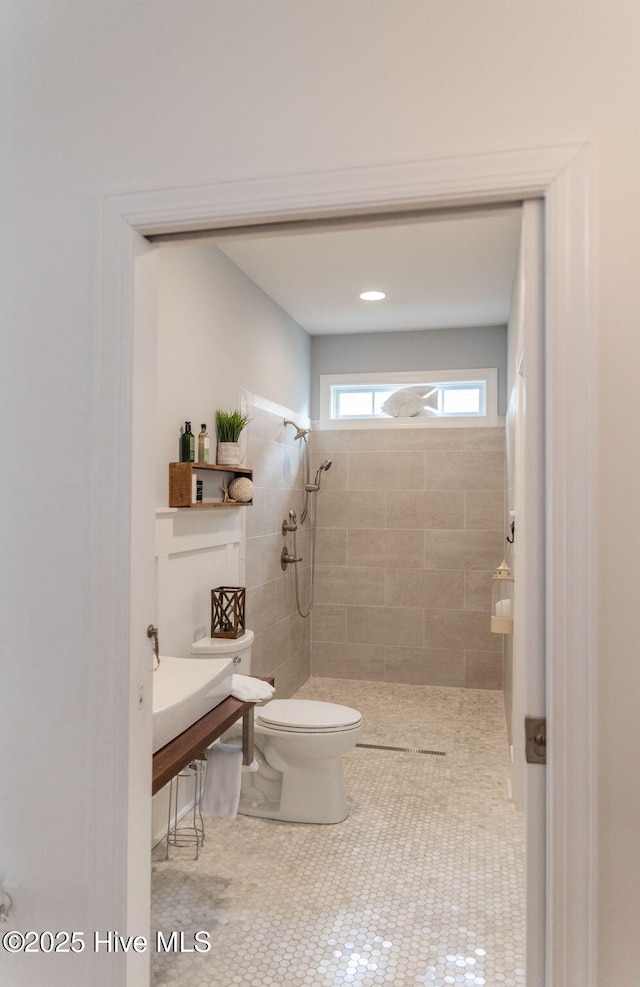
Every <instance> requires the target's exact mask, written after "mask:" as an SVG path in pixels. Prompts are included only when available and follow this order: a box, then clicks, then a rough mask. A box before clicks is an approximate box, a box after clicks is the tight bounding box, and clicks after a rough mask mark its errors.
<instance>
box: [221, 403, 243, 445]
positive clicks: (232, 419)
mask: <svg viewBox="0 0 640 987" xmlns="http://www.w3.org/2000/svg"><path fill="white" fill-rule="evenodd" d="M215 419H216V435H217V437H218V442H237V441H238V439H239V438H240V433H241V432H242V430H243V428H246V426H247V425H248V424H249V422H250V421H251V418H250V417H249V415H245V414H243V412H242V411H237V410H235V411H224V410H223V409H222V408H217V409H216V413H215Z"/></svg>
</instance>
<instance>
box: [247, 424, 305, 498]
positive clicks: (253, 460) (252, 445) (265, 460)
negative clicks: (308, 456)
mask: <svg viewBox="0 0 640 987" xmlns="http://www.w3.org/2000/svg"><path fill="white" fill-rule="evenodd" d="M247 463H250V464H251V469H252V470H253V482H254V484H255V486H256V487H283V486H289V485H295V482H294V480H293V477H295V476H296V474H297V471H298V463H297V462H296V464H295V468H292V464H291V459H290V453H289V450H288V449H287V447H285V446H284V445H283V444H282V443H281V442H267V441H266V440H265V439H260V438H258V437H257V436H255V435H249V436H247ZM285 467H286V471H287V473H289V474H290V483H287V482H285V479H284V476H285Z"/></svg>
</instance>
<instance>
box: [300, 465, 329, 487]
mask: <svg viewBox="0 0 640 987" xmlns="http://www.w3.org/2000/svg"><path fill="white" fill-rule="evenodd" d="M331 462H332V461H331V460H330V459H325V460H324V462H322V463H320V465H319V466H318V469H317V471H316V478H315V480H314V481H313V483H305V485H304V489H305V490H306V491H307V492H308V493H316V492H317V491H318V490H319V489H320V474H321V473H322V471H323V470H330V469H331Z"/></svg>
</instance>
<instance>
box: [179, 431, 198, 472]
mask: <svg viewBox="0 0 640 987" xmlns="http://www.w3.org/2000/svg"><path fill="white" fill-rule="evenodd" d="M195 446H196V440H195V436H194V434H193V432H192V431H191V422H185V423H184V432H183V433H182V438H181V439H180V462H181V463H193V462H194V461H195V458H196V455H195Z"/></svg>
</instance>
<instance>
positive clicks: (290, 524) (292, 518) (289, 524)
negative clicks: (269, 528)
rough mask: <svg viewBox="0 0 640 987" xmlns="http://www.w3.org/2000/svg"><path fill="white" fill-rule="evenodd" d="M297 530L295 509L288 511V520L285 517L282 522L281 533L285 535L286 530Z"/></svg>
mask: <svg viewBox="0 0 640 987" xmlns="http://www.w3.org/2000/svg"><path fill="white" fill-rule="evenodd" d="M297 530H298V518H297V517H296V512H295V511H289V520H288V521H287V519H286V518H285V519H284V521H283V522H282V534H283V535H286V534H287V532H288V531H297Z"/></svg>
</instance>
